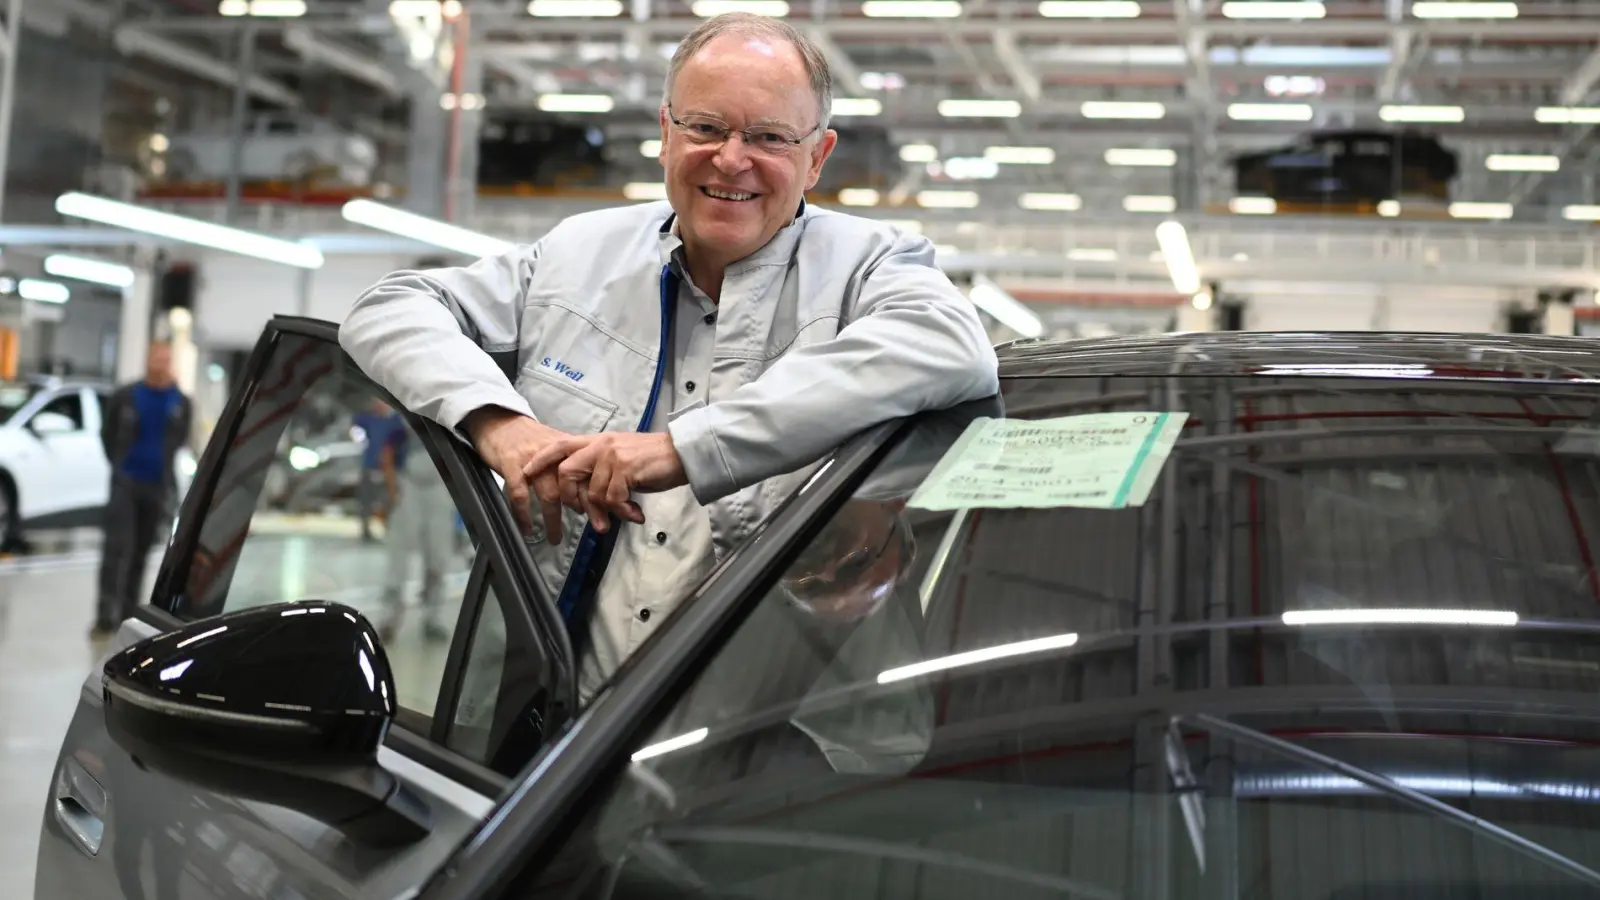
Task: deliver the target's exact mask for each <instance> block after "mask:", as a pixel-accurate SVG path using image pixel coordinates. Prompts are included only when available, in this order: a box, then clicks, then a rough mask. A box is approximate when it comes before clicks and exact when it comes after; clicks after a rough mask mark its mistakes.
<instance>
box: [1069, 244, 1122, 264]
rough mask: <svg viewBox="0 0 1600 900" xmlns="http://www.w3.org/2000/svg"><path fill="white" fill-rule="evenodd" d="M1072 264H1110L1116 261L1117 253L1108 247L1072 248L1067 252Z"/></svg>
mask: <svg viewBox="0 0 1600 900" xmlns="http://www.w3.org/2000/svg"><path fill="white" fill-rule="evenodd" d="M1067 259H1070V260H1072V261H1073V262H1098V263H1111V262H1116V261H1117V251H1115V250H1112V249H1110V248H1108V247H1073V248H1072V249H1071V250H1068V251H1067Z"/></svg>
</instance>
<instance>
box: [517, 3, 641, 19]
mask: <svg viewBox="0 0 1600 900" xmlns="http://www.w3.org/2000/svg"><path fill="white" fill-rule="evenodd" d="M528 15H530V16H539V17H541V18H545V17H547V18H553V19H554V18H560V19H606V18H610V17H612V16H620V15H622V0H533V2H531V3H529V4H528Z"/></svg>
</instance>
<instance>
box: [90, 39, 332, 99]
mask: <svg viewBox="0 0 1600 900" xmlns="http://www.w3.org/2000/svg"><path fill="white" fill-rule="evenodd" d="M112 40H113V41H114V43H115V44H116V47H117V49H118V50H120V51H122V52H123V53H127V54H130V55H137V56H145V57H148V58H150V59H154V60H157V61H159V62H163V63H166V64H167V65H169V66H172V67H173V68H175V69H181V70H183V71H185V72H188V73H189V74H191V75H196V76H199V77H201V78H204V79H206V80H208V81H213V82H215V83H217V84H219V85H222V86H223V87H232V86H233V85H234V84H235V83H236V82H237V81H238V78H239V75H238V69H237V68H236V67H235V66H232V65H229V64H228V63H225V62H223V61H222V60H220V59H217V58H216V57H214V56H207V55H206V54H204V53H201V52H200V51H198V50H195V49H193V48H192V47H187V46H185V45H183V44H180V43H178V42H176V41H172V40H168V39H167V38H164V37H160V36H158V35H155V34H152V33H150V32H149V31H147V30H145V28H144V27H143V26H140V27H132V26H126V25H124V26H122V27H120V28H118V29H117V31H116V34H115V36H114V37H113V38H112ZM247 89H248V90H249V91H250V93H251V94H254V95H255V96H257V97H259V98H261V99H262V100H266V101H267V102H269V103H276V104H278V105H280V106H291V107H297V106H299V105H300V97H299V95H297V94H295V93H294V92H293V91H291V90H289V88H287V87H285V86H284V85H283V84H282V83H280V82H277V81H273V80H271V79H268V78H263V77H261V76H259V75H255V76H252V77H251V78H250V79H249V81H248V84H247Z"/></svg>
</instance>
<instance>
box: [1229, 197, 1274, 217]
mask: <svg viewBox="0 0 1600 900" xmlns="http://www.w3.org/2000/svg"><path fill="white" fill-rule="evenodd" d="M1228 211H1229V212H1231V213H1233V214H1234V215H1236V216H1270V215H1272V214H1273V213H1275V212H1277V211H1278V201H1276V200H1274V199H1272V198H1271V197H1234V198H1233V199H1231V200H1229V201H1228Z"/></svg>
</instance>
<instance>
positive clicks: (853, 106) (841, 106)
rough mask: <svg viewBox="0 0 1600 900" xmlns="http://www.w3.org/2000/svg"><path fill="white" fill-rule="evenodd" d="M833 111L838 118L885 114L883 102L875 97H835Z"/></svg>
mask: <svg viewBox="0 0 1600 900" xmlns="http://www.w3.org/2000/svg"><path fill="white" fill-rule="evenodd" d="M831 109H832V113H833V115H836V116H876V115H878V114H879V113H882V112H883V102H882V101H880V100H877V99H876V98H873V97H835V98H834V100H833V106H832V107H831Z"/></svg>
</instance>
